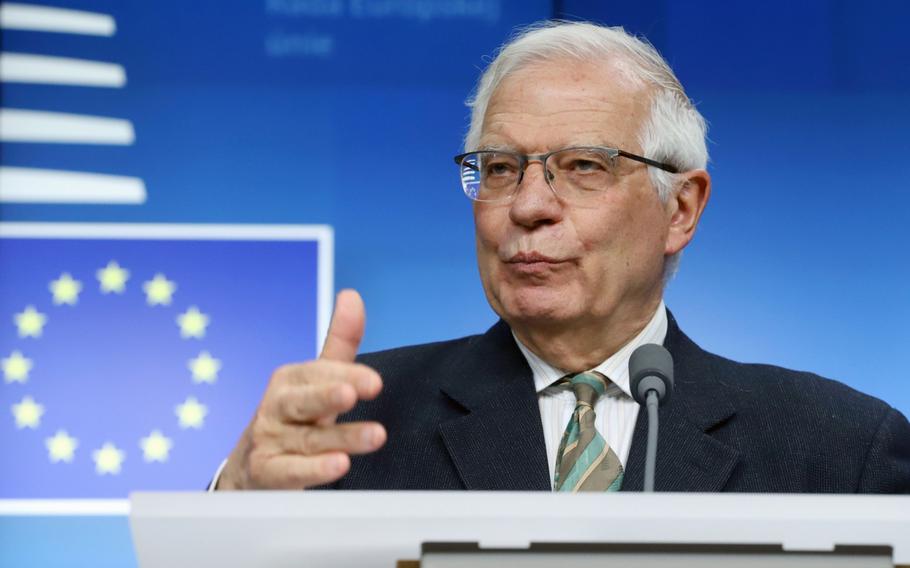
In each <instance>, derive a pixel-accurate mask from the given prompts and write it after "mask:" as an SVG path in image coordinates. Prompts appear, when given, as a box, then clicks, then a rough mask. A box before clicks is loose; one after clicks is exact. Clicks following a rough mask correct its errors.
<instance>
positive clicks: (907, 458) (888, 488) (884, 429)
mask: <svg viewBox="0 0 910 568" xmlns="http://www.w3.org/2000/svg"><path fill="white" fill-rule="evenodd" d="M856 490H857V492H858V493H904V494H910V422H908V421H907V418H905V417H904V415H903V414H901V413H900V412H898V411H897V410H895V409H893V408H889V410H888V413H887V414H886V415H885V418H884V420H882V422H881V424H879V427H878V431H877V432H876V433H875V437H874V438H873V439H872V444H871V445H870V446H869V450H868V452H867V453H866V463H865V465H864V466H863V472H862V474H861V475H860V479H859V485H858V487H857V489H856Z"/></svg>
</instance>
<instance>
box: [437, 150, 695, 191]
mask: <svg viewBox="0 0 910 568" xmlns="http://www.w3.org/2000/svg"><path fill="white" fill-rule="evenodd" d="M566 150H597V151H600V152H606V153H607V154H608V155H609V156H610V157H611V158H616V157H617V156H622V157H623V158H628V159H630V160H634V161H636V162H641V163H642V164H647V165H649V166H654V167H655V168H659V169H661V170H664V171H666V172H670V173H671V174H678V173H679V168H677V167H676V166H671V165H670V164H665V163H663V162H658V161H657V160H652V159H651V158H645V157H644V156H639V155H638V154H633V153H631V152H626V151H625V150H620V149H619V148H610V147H608V146H569V147H568V148H560V149H559V150H553V151H552V152H547V153H546V154H519V153H518V152H509V151H507V150H474V151H473V152H465V153H464V154H458V155H457V156H455V157H454V158H453V159H454V160H455V163H456V164H457V165H458V166H459V167H465V166H466V167H469V168H471V169H473V170H476V169H477V168H474V167H473V166H472V165H470V164H465V163H464V159H465V158H466V157H468V156H470V155H471V154H480V153H491V154H492V153H495V154H506V155H508V156H513V157H515V158H517V159H518V167H519V169H520V170H521V173H520V174H519V176H518V183H521V180H522V179H523V178H524V173H525V168H527V167H528V164H530V163H531V162H540V163H541V164H546V163H547V159H549V157H550V156H552V155H553V154H558V153H559V152H565V151H566Z"/></svg>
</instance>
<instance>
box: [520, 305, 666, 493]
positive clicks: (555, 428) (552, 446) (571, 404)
mask: <svg viewBox="0 0 910 568" xmlns="http://www.w3.org/2000/svg"><path fill="white" fill-rule="evenodd" d="M666 335H667V311H666V309H665V308H664V303H663V302H661V303H660V305H659V306H658V307H657V311H656V312H654V315H653V316H652V317H651V321H649V322H648V324H647V325H646V326H645V327H644V329H642V330H641V332H640V333H639V334H638V335H636V336H635V337H634V338H633V339H632V340H631V341H630V342H628V343H626V344H625V345H624V346H623V347H622V348H620V350H619V351H617V352H616V353H614V354H613V355H611V356H610V357H609V358H608V359H607V360H606V361H604V362H603V363H601V364H600V365H597V366H596V367H594V368H593V369H588V370H589V371H597V372H599V373H602V374H603V375H604V376H605V377H607V378H608V379H610V382H611V383H612V384H610V385H609V386H608V387H607V391H606V392H605V393H604V395H603V396H601V397H600V398H599V399H598V400H597V403H596V404H595V405H594V414H595V418H594V427H595V428H597V431H598V432H600V435H601V436H603V437H604V440H606V441H607V444H609V445H610V447H611V448H612V449H613V451H614V452H615V453H616V456H617V457H618V458H619V461H620V462H621V463H622V466H623V469H625V467H626V462H627V461H628V459H629V450H630V449H631V447H632V433H633V432H634V430H635V421H636V420H637V419H638V409H639V405H638V403H637V402H635V400H633V399H632V394H631V391H630V390H629V357H631V356H632V352H633V351H635V349H636V348H638V347H639V346H641V345H644V344H645V343H657V344H660V345H663V342H664V338H665V337H666ZM513 337H514V334H513ZM515 342H516V343H517V344H518V348H519V349H521V352H522V353H523V354H524V356H525V358H526V359H527V360H528V365H529V366H530V367H531V372H532V373H533V374H534V385H535V386H536V388H537V402H538V404H539V405H540V419H541V421H542V422H543V438H544V441H545V442H546V446H547V460H548V461H549V464H550V486H551V487H552V486H553V483H554V476H555V472H556V452H557V451H558V450H559V443H560V441H562V435H563V433H564V432H565V430H566V426H567V425H568V424H569V420H571V418H572V413H573V412H574V411H575V394H574V393H573V392H572V390H571V388H569V387H568V386H560V387H557V386H553V383H554V382H556V381H558V380H559V379H561V378H562V377H564V376H566V374H567V373H566V371H564V370H562V369H557V368H555V367H553V366H552V365H550V364H549V363H547V362H546V361H544V360H543V359H541V358H540V357H538V356H537V355H535V354H534V353H533V352H531V350H530V349H528V348H527V347H525V346H524V345H523V344H522V343H521V341H519V340H518V338H517V337H516V338H515Z"/></svg>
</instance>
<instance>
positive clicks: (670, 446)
mask: <svg viewBox="0 0 910 568" xmlns="http://www.w3.org/2000/svg"><path fill="white" fill-rule="evenodd" d="M668 318H669V322H668V324H669V325H668V328H667V338H666V340H665V341H664V345H665V346H666V347H667V349H668V350H669V351H670V353H671V354H672V355H673V367H674V375H675V387H674V391H673V400H671V401H670V403H669V404H668V405H667V407H665V408H661V409H660V410H659V412H658V415H659V422H660V432H659V434H658V442H657V464H656V471H655V480H654V486H655V487H654V488H655V490H657V491H701V492H716V491H722V490H723V488H724V486H725V485H726V483H727V480H728V479H729V478H730V475H731V474H732V473H733V470H734V468H735V467H736V464H737V463H738V462H739V457H740V456H739V452H738V451H737V450H736V449H735V448H733V447H731V446H729V445H727V444H724V443H723V442H720V441H718V440H717V439H715V438H714V437H712V436H711V431H712V430H713V429H715V428H719V427H721V426H722V425H723V423H724V422H726V421H728V420H729V419H730V418H732V417H733V415H734V414H735V413H736V409H735V408H734V407H733V405H732V404H731V403H730V401H729V397H728V396H726V392H725V387H724V386H723V385H722V384H721V383H720V382H719V381H718V380H717V377H715V376H714V374H713V373H712V370H711V369H710V368H709V367H708V366H707V364H706V361H707V360H708V359H707V357H706V354H705V353H704V352H703V351H702V350H701V349H700V348H699V347H698V346H697V345H695V344H694V343H693V342H692V341H691V340H690V339H689V338H688V337H686V336H685V334H683V333H682V332H681V331H680V329H679V327H678V325H677V324H676V320H675V319H674V318H673V316H672V314H670V313H669V312H668ZM647 425H648V421H647V412H646V410H645V409H644V408H642V409H641V411H640V412H639V414H638V420H637V422H636V424H635V432H634V434H633V438H632V449H631V452H630V454H629V459H628V460H627V463H626V475H625V479H624V481H623V487H622V490H623V491H641V490H642V487H643V485H644V468H645V449H646V444H647Z"/></svg>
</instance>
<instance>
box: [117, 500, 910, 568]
mask: <svg viewBox="0 0 910 568" xmlns="http://www.w3.org/2000/svg"><path fill="white" fill-rule="evenodd" d="M130 527H131V531H132V536H133V542H134V545H135V549H136V554H137V557H138V560H139V566H140V568H159V567H165V566H166V567H168V568H173V567H179V566H219V568H229V567H244V568H245V567H249V566H261V567H280V568H284V567H302V566H319V567H328V568H341V567H346V568H347V567H351V568H353V567H358V568H367V567H383V568H396V567H398V568H413V567H417V566H419V567H420V568H454V567H456V566H458V567H461V566H475V567H487V566H529V567H543V566H559V567H560V568H572V567H576V566H577V567H593V566H621V567H624V568H625V567H629V568H635V567H642V568H643V567H648V568H656V567H658V566H660V567H674V568H675V567H694V566H699V567H706V568H710V567H715V566H717V567H719V566H745V567H749V568H759V567H765V566H769V567H770V566H774V567H794V568H795V567H821V566H826V567H843V568H847V567H850V568H854V567H855V568H859V567H866V566H869V567H871V566H877V567H893V566H902V567H910V496H884V495H881V496H879V495H873V496H860V495H770V494H714V493H712V494H699V493H650V494H643V493H604V494H599V493H598V494H590V493H587V494H582V493H578V494H561V493H540V492H528V493H523V492H508V493H500V492H423V491H420V492H418V491H414V492H409V491H401V492H366V491H350V492H347V491H312V492H305V491H303V492H239V493H183V494H181V493H136V494H133V495H132V496H131V512H130Z"/></svg>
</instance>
